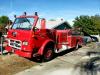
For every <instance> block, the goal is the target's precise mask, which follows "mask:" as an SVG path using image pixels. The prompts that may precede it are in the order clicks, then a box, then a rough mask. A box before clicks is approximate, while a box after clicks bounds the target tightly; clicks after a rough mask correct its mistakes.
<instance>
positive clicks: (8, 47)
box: [5, 46, 32, 58]
mask: <svg viewBox="0 0 100 75" xmlns="http://www.w3.org/2000/svg"><path fill="white" fill-rule="evenodd" d="M5 49H6V50H7V51H8V52H12V53H15V54H17V55H19V56H21V57H25V58H31V57H32V52H28V51H27V52H25V51H23V50H19V49H13V48H12V47H10V46H6V47H5Z"/></svg>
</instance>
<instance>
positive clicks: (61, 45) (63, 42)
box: [56, 30, 68, 51]
mask: <svg viewBox="0 0 100 75" xmlns="http://www.w3.org/2000/svg"><path fill="white" fill-rule="evenodd" d="M56 41H57V50H58V51H62V50H66V49H67V44H68V42H67V31H66V30H57V32H56Z"/></svg>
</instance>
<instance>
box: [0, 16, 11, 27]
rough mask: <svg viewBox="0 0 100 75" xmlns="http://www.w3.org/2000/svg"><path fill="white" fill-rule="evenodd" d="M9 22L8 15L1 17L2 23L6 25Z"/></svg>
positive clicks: (0, 23)
mask: <svg viewBox="0 0 100 75" xmlns="http://www.w3.org/2000/svg"><path fill="white" fill-rule="evenodd" d="M8 22H9V18H8V17H7V16H1V17H0V25H2V26H6V25H7V24H8Z"/></svg>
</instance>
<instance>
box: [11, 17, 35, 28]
mask: <svg viewBox="0 0 100 75" xmlns="http://www.w3.org/2000/svg"><path fill="white" fill-rule="evenodd" d="M33 23H34V18H17V19H16V20H15V22H14V24H13V26H12V29H22V30H30V29H31V28H32V25H33Z"/></svg>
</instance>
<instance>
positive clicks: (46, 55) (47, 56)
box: [43, 48, 54, 61]
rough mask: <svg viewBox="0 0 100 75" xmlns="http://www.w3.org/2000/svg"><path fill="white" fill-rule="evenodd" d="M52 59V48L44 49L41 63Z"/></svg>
mask: <svg viewBox="0 0 100 75" xmlns="http://www.w3.org/2000/svg"><path fill="white" fill-rule="evenodd" d="M53 57H54V50H53V48H46V49H45V51H44V54H43V61H50V60H51V59H53Z"/></svg>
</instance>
